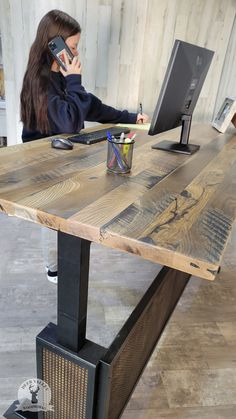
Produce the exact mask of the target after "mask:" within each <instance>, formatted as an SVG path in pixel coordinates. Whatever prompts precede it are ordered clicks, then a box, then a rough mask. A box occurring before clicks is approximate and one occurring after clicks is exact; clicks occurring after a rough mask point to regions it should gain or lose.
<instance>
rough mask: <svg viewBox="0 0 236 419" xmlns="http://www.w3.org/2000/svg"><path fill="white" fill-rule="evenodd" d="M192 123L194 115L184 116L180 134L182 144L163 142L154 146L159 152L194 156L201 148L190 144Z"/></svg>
mask: <svg viewBox="0 0 236 419" xmlns="http://www.w3.org/2000/svg"><path fill="white" fill-rule="evenodd" d="M191 122H192V115H182V129H181V134H180V142H179V143H176V142H174V141H167V140H164V141H161V142H160V143H158V144H155V145H153V146H152V148H154V149H157V150H165V151H172V152H173V153H181V154H193V153H195V152H196V151H198V150H199V148H200V146H199V145H196V144H189V142H188V140H189V133H190V127H191Z"/></svg>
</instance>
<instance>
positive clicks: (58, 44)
mask: <svg viewBox="0 0 236 419" xmlns="http://www.w3.org/2000/svg"><path fill="white" fill-rule="evenodd" d="M48 48H49V50H50V52H51V54H52V55H53V57H54V58H55V60H56V61H57V63H58V64H59V65H60V66H61V67H62V68H63V70H65V71H66V70H67V68H66V63H65V58H64V54H67V57H68V60H69V62H70V63H71V61H72V60H73V58H74V55H73V54H72V52H71V50H70V48H69V47H68V46H67V45H66V43H65V41H64V39H63V38H62V36H56V37H55V38H53V39H52V40H51V41H50V42H49V43H48Z"/></svg>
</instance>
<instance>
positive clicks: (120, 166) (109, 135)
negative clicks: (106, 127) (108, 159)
mask: <svg viewBox="0 0 236 419" xmlns="http://www.w3.org/2000/svg"><path fill="white" fill-rule="evenodd" d="M107 138H108V141H110V142H111V146H112V148H113V151H114V153H115V156H116V160H117V163H118V166H119V168H120V169H121V170H124V169H125V168H124V166H123V163H122V160H121V157H120V154H119V151H118V150H117V149H116V146H115V145H114V144H113V140H112V136H111V133H110V132H109V131H107Z"/></svg>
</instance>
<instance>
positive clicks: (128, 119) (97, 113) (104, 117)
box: [87, 93, 137, 124]
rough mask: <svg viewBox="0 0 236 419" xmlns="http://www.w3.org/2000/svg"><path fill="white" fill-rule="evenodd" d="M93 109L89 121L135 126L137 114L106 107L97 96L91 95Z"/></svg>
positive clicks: (90, 110) (88, 116)
mask: <svg viewBox="0 0 236 419" xmlns="http://www.w3.org/2000/svg"><path fill="white" fill-rule="evenodd" d="M90 97H91V107H90V109H89V112H88V114H87V121H96V122H101V123H106V122H110V123H112V124H117V123H120V122H121V123H123V124H135V123H136V120H137V113H131V112H128V111H127V110H123V111H119V110H117V109H115V108H113V107H112V106H108V105H105V104H104V103H102V102H101V100H100V99H98V98H97V97H96V96H94V95H92V94H91V93H90Z"/></svg>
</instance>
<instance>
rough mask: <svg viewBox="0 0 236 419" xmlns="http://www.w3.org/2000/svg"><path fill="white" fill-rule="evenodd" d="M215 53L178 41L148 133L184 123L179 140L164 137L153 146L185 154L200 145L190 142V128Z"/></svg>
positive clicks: (156, 132)
mask: <svg viewBox="0 0 236 419" xmlns="http://www.w3.org/2000/svg"><path fill="white" fill-rule="evenodd" d="M213 54H214V52H213V51H210V50H208V49H206V48H202V47H199V46H197V45H192V44H189V43H187V42H183V41H179V40H176V41H175V43H174V46H173V49H172V53H171V57H170V60H169V63H168V67H167V70H166V74H165V78H164V82H163V85H162V88H161V91H160V95H159V98H158V101H157V105H156V109H155V111H154V114H153V118H152V121H151V126H150V129H149V132H148V134H149V135H155V134H158V133H160V132H163V131H168V130H170V129H172V128H176V127H178V126H180V125H181V124H182V131H181V138H180V142H179V143H176V142H171V141H165V142H164V141H162V142H161V143H159V144H156V145H154V146H153V147H152V148H158V149H162V150H163V149H164V150H167V151H174V152H178V153H185V154H192V153H193V152H195V151H197V150H198V149H199V146H197V145H193V144H189V143H188V139H189V132H190V126H191V119H192V114H193V111H194V108H195V105H196V103H197V100H198V97H199V94H200V92H201V88H202V86H203V83H204V80H205V78H206V75H207V72H208V69H209V67H210V64H211V60H212V57H213Z"/></svg>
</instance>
